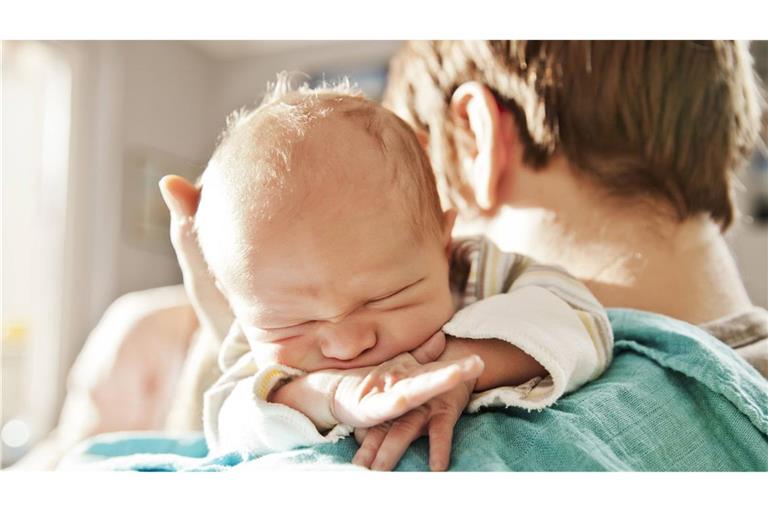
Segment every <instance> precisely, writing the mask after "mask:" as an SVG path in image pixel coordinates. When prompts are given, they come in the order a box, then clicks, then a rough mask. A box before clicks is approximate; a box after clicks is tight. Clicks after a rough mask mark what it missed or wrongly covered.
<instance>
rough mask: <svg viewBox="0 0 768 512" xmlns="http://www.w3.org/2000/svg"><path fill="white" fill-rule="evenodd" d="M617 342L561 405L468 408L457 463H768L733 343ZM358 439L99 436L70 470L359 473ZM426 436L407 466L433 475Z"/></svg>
mask: <svg viewBox="0 0 768 512" xmlns="http://www.w3.org/2000/svg"><path fill="white" fill-rule="evenodd" d="M609 315H610V319H611V325H612V326H613V330H614V335H615V338H616V345H615V352H614V361H613V364H612V365H611V367H610V368H609V369H608V370H607V371H606V373H605V374H604V375H603V376H602V377H601V378H600V379H598V380H597V381H595V382H592V383H590V384H588V385H586V386H584V387H583V388H582V389H580V390H578V391H577V392H575V393H572V394H570V395H567V396H565V397H563V398H561V399H560V400H559V401H558V402H557V403H556V404H555V405H554V406H553V407H550V408H549V409H546V410H544V411H539V412H526V411H524V410H518V409H514V408H508V409H503V410H502V409H494V410H486V411H482V412H480V413H477V414H466V415H464V416H462V417H461V419H460V421H459V423H458V424H457V425H456V430H455V435H454V447H453V453H452V462H451V467H450V470H452V471H625V470H628V471H766V470H768V384H767V383H766V380H765V379H763V378H762V377H761V376H760V375H759V374H758V373H757V372H756V371H755V370H754V369H753V368H752V367H751V366H749V365H748V364H747V363H746V362H744V361H743V360H742V359H741V358H740V357H738V356H737V355H736V353H735V352H733V351H732V350H731V349H730V348H729V347H727V346H726V345H724V344H723V343H721V342H719V341H718V340H716V339H715V338H713V337H711V336H710V335H708V334H707V333H706V332H704V331H702V330H700V329H698V328H697V327H695V326H692V325H690V324H687V323H684V322H680V321H677V320H674V319H671V318H667V317H664V316H660V315H655V314H651V313H645V312H639V311H632V310H622V309H613V310H610V311H609ZM356 448H357V444H356V443H355V441H354V439H353V438H346V439H342V440H341V441H339V442H338V443H335V444H325V445H320V446H315V447H308V448H304V449H297V450H293V451H289V452H283V453H274V454H264V455H262V456H254V457H253V458H251V459H248V460H242V459H241V458H240V457H239V456H238V455H236V454H230V455H225V456H221V457H209V456H208V454H207V447H206V445H205V440H204V439H203V438H202V436H201V435H199V434H194V435H190V436H182V437H168V436H162V435H153V434H152V433H138V434H137V433H118V434H107V435H102V436H98V437H95V438H92V439H90V440H88V441H87V442H85V443H84V444H82V445H81V446H80V447H79V448H78V449H76V450H75V451H73V452H72V453H71V454H70V455H69V456H68V458H67V459H66V460H65V461H64V462H63V463H62V465H61V467H62V468H78V469H112V470H138V471H220V470H229V469H238V470H247V469H265V468H270V469H274V468H282V469H310V470H316V469H333V470H339V469H351V470H358V469H359V468H357V467H356V466H353V465H351V464H350V463H349V461H350V459H351V458H352V456H353V455H354V453H355V450H356ZM428 453H429V452H428V444H427V441H426V439H424V438H422V439H420V440H418V441H417V442H416V443H414V444H413V445H412V446H411V448H410V449H409V450H408V451H407V452H406V454H405V456H404V457H403V459H402V460H401V461H400V464H399V465H398V466H397V470H400V471H428V470H429V468H428V465H427V460H428Z"/></svg>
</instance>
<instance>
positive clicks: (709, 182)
mask: <svg viewBox="0 0 768 512" xmlns="http://www.w3.org/2000/svg"><path fill="white" fill-rule="evenodd" d="M468 81H479V82H481V83H484V84H485V85H486V86H488V88H489V89H490V90H491V91H492V92H493V94H494V95H495V96H496V98H497V101H498V102H499V104H500V105H501V106H502V108H504V109H506V110H508V111H509V112H511V113H512V114H513V116H514V118H515V120H516V122H517V125H518V128H519V134H520V138H521V140H522V145H523V159H524V161H525V162H526V163H528V164H530V165H531V166H532V167H533V168H535V169H538V168H541V167H543V166H544V165H545V164H546V163H547V162H548V161H549V160H550V158H551V157H552V156H553V155H554V154H556V153H560V154H562V155H564V156H565V157H566V158H567V160H568V161H569V162H571V163H572V164H573V165H574V167H575V168H576V169H577V171H579V172H580V173H581V175H582V176H583V177H585V178H587V179H590V180H592V181H594V182H595V183H597V184H598V185H599V186H600V187H601V188H602V189H603V190H605V191H606V192H607V194H608V195H609V196H617V197H634V198H651V199H654V200H655V199H661V200H662V201H663V202H664V203H666V204H668V205H670V207H671V210H672V211H673V212H674V214H675V215H676V217H677V218H678V219H679V220H683V219H686V218H688V217H690V216H693V215H695V214H698V213H702V212H704V213H708V214H709V215H711V217H712V218H713V219H714V220H716V221H717V222H719V223H720V225H721V227H722V229H725V228H727V227H728V226H729V225H730V224H731V222H732V220H733V217H734V207H733V201H732V184H731V181H732V177H733V174H734V172H736V171H738V170H739V169H740V168H742V167H743V166H744V164H745V162H746V159H747V158H748V156H749V155H750V154H751V152H752V150H753V147H754V144H755V142H756V140H757V138H758V134H759V131H760V115H761V109H762V108H763V103H764V102H763V100H762V96H761V94H760V91H759V89H758V82H757V79H756V76H755V74H754V72H753V69H752V58H751V56H750V54H749V49H748V44H747V43H745V42H739V41H736V42H734V41H701V42H692V41H414V42H410V43H408V44H406V45H405V46H404V47H403V48H402V50H401V51H400V52H399V53H398V54H397V55H396V56H395V57H394V58H393V59H392V61H391V64H390V75H389V83H388V87H387V90H386V94H385V99H384V104H385V105H386V106H387V107H389V108H392V109H393V110H394V111H395V112H396V113H397V114H398V115H400V116H401V117H403V118H404V119H406V121H408V122H409V123H410V124H411V125H412V126H414V127H415V128H416V129H417V130H420V131H423V132H425V133H426V134H427V135H428V137H429V153H430V157H431V160H432V164H433V165H434V166H435V168H436V170H437V171H438V173H439V179H438V184H439V187H440V191H441V194H442V195H443V196H444V198H446V199H447V200H448V201H449V202H450V203H453V204H455V205H456V206H458V207H459V209H460V210H463V211H465V212H471V211H473V210H476V204H475V203H474V195H473V192H472V189H471V187H470V186H469V183H470V182H469V180H468V177H467V176H466V172H467V171H468V169H464V168H463V167H462V164H461V162H462V161H463V160H465V158H464V156H465V155H462V154H459V153H460V151H461V150H460V149H457V145H456V144H455V140H454V136H455V132H456V126H455V123H454V120H453V119H452V118H451V115H450V114H449V108H448V107H449V104H450V101H451V96H452V94H453V93H454V91H455V90H456V89H457V88H458V86H459V85H461V84H462V83H464V82H468Z"/></svg>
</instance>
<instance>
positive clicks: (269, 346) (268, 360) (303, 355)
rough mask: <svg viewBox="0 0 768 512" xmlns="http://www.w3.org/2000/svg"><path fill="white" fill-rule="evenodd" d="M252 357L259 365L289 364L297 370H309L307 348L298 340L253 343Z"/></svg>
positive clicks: (308, 352)
mask: <svg viewBox="0 0 768 512" xmlns="http://www.w3.org/2000/svg"><path fill="white" fill-rule="evenodd" d="M254 345H256V346H255V347H253V350H252V352H253V357H254V360H255V362H256V365H257V366H259V367H262V366H267V365H271V364H280V365H283V366H290V367H291V368H296V369H297V370H305V371H311V370H312V368H310V365H309V363H308V361H307V359H308V356H309V354H310V351H309V348H308V347H306V346H304V344H301V343H299V342H292V341H289V342H286V343H260V344H254Z"/></svg>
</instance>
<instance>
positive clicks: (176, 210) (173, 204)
mask: <svg viewBox="0 0 768 512" xmlns="http://www.w3.org/2000/svg"><path fill="white" fill-rule="evenodd" d="M169 179H170V177H169V176H165V177H163V178H161V179H160V182H159V183H158V186H159V187H160V195H162V196H163V201H165V205H166V206H167V207H168V211H170V212H171V215H172V216H174V217H176V218H181V217H184V211H183V209H182V207H181V204H179V202H178V201H177V200H176V198H175V197H174V196H173V194H172V193H171V192H170V191H169V190H168V187H167V185H166V182H167V181H168V180H169Z"/></svg>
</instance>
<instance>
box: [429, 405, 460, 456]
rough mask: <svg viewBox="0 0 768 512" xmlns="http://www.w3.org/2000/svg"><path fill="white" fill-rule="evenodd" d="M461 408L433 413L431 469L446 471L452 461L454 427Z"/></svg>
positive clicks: (430, 446) (430, 424)
mask: <svg viewBox="0 0 768 512" xmlns="http://www.w3.org/2000/svg"><path fill="white" fill-rule="evenodd" d="M460 414H461V410H458V409H446V410H445V411H442V412H441V413H440V414H436V415H433V416H432V418H431V419H430V422H429V427H428V431H429V469H431V470H432V471H445V470H446V469H448V466H449V465H450V463H451V448H452V446H453V428H454V426H455V425H456V422H457V421H458V419H459V415H460Z"/></svg>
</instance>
